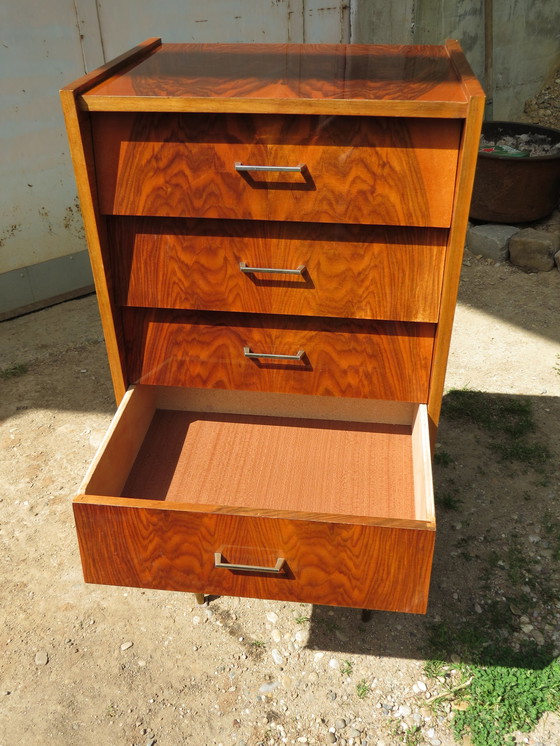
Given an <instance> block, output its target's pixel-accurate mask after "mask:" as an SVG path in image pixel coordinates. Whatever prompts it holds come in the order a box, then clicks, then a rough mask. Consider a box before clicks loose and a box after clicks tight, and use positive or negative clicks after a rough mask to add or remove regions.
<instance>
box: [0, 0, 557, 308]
mask: <svg viewBox="0 0 560 746" xmlns="http://www.w3.org/2000/svg"><path fill="white" fill-rule="evenodd" d="M488 8H493V10H492V13H493V18H494V43H493V45H492V51H493V54H494V91H493V93H494V117H495V118H498V116H499V118H504V119H514V118H517V117H519V115H520V114H521V112H522V106H523V101H524V100H525V98H527V97H528V96H529V95H532V94H533V93H534V92H536V91H537V90H538V89H539V87H540V85H541V83H542V82H543V80H544V79H545V78H546V77H547V76H548V75H550V74H551V73H552V72H553V71H554V69H555V66H556V65H557V64H558V63H559V62H560V37H559V36H558V24H559V23H560V5H559V4H558V0H514V2H511V1H510V0H394V1H393V2H386V0H329V1H328V2H326V1H325V0H205V1H204V2H201V1H200V0H43V2H42V3H37V2H35V0H18V2H15V0H14V2H7V1H5V2H3V3H0V99H1V100H0V111H1V116H0V195H1V199H0V320H1V319H2V318H5V317H6V316H8V315H10V314H13V313H14V309H15V310H16V311H17V312H19V311H20V310H21V309H22V307H23V308H25V309H29V308H33V307H36V306H37V305H41V304H44V303H45V300H47V299H52V298H57V297H68V296H69V295H71V294H73V293H74V294H77V293H79V292H80V289H81V288H83V287H84V286H86V285H89V283H91V275H90V271H89V262H88V259H87V255H86V252H85V240H84V235H83V228H82V223H81V218H80V212H79V207H78V204H77V200H76V190H75V184H74V177H73V175H72V170H71V166H70V158H69V155H68V147H67V143H66V134H65V131H64V125H63V121H62V115H61V111H60V105H59V101H58V89H59V88H60V87H61V86H62V85H65V84H67V83H68V82H70V81H72V80H73V79H75V78H77V77H79V76H80V75H82V74H83V73H84V72H85V71H88V70H91V69H93V68H95V67H97V66H98V65H100V64H102V63H103V62H105V61H107V60H109V59H111V58H112V57H115V56H116V55H118V54H120V53H121V52H123V51H125V50H126V49H129V48H130V47H132V46H134V45H135V44H136V43H137V42H138V41H140V40H142V39H145V38H147V37H150V36H161V37H162V38H163V40H164V41H169V42H174V41H207V42H211V41H229V42H253V41H264V42H289V41H291V42H335V43H336V42H348V41H351V42H363V43H376V44H381V43H392V44H410V43H420V44H439V43H441V42H442V41H443V40H444V39H446V38H450V37H451V38H458V39H459V40H460V41H461V43H462V44H463V48H464V49H465V52H466V54H467V57H468V59H469V61H470V62H471V64H472V65H473V67H474V69H475V72H476V73H477V74H478V75H479V77H481V78H482V76H483V73H484V66H485V52H487V51H488V50H485V44H484V41H485V40H484V16H485V12H484V11H485V10H486V11H487V10H488Z"/></svg>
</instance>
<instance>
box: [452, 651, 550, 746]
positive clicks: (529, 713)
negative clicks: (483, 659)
mask: <svg viewBox="0 0 560 746" xmlns="http://www.w3.org/2000/svg"><path fill="white" fill-rule="evenodd" d="M466 673H467V674H469V673H471V674H472V682H471V683H470V685H469V687H468V689H467V690H466V693H465V694H462V699H463V701H464V702H465V703H466V704H467V705H468V706H467V708H466V709H464V710H458V711H457V712H456V713H455V717H454V719H453V730H454V733H455V736H456V737H457V738H462V737H463V736H464V735H465V734H467V733H468V734H470V737H471V740H472V743H473V744H474V746H503V744H505V743H508V740H509V738H508V736H510V734H511V733H513V732H514V731H516V730H519V731H521V732H523V733H527V732H529V731H530V730H532V728H534V727H535V725H536V724H537V722H538V720H539V718H540V717H541V716H542V715H543V714H544V713H545V712H551V711H554V710H558V709H560V662H559V661H558V660H555V661H552V663H550V664H549V665H548V666H546V667H545V668H542V669H528V668H517V667H507V666H487V667H484V668H480V667H476V668H470V669H468V670H467V671H466ZM510 742H511V743H514V742H515V741H514V740H513V739H512V740H511V741H510Z"/></svg>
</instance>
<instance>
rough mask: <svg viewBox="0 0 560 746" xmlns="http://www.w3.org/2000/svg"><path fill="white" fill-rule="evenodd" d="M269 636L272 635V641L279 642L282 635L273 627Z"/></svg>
mask: <svg viewBox="0 0 560 746" xmlns="http://www.w3.org/2000/svg"><path fill="white" fill-rule="evenodd" d="M270 636H271V637H272V640H273V642H280V640H281V639H282V635H281V634H280V631H279V630H277V629H273V630H272V633H271V635H270Z"/></svg>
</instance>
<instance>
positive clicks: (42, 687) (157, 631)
mask: <svg viewBox="0 0 560 746" xmlns="http://www.w3.org/2000/svg"><path fill="white" fill-rule="evenodd" d="M0 349H1V351H2V358H1V360H2V363H1V365H0V368H1V369H3V370H4V371H6V370H7V369H11V368H12V367H13V366H20V367H17V368H15V369H13V370H12V373H14V375H11V376H9V375H8V376H6V374H5V376H4V378H3V379H0V409H1V415H2V421H1V423H0V502H1V504H0V511H1V513H0V514H1V526H0V547H1V550H0V551H1V557H2V560H1V562H0V588H1V595H2V605H1V611H0V630H1V632H0V645H1V648H2V653H1V655H0V746H12V745H13V744H22V745H23V746H44V745H45V744H50V743H53V744H61V745H63V746H73V745H74V744H80V745H81V746H89V745H91V746H93V745H94V744H95V746H98V745H99V744H110V745H112V744H115V745H119V746H120V745H121V744H122V745H123V746H132V745H133V744H137V745H138V746H153V745H154V744H158V746H179V745H182V744H188V745H189V746H190V745H191V744H192V745H193V746H194V745H196V746H217V744H223V746H233V745H234V744H235V745H236V746H243V745H245V746H256V745H257V744H263V745H273V746H274V745H276V744H283V743H287V744H297V743H308V744H328V743H335V742H336V743H338V744H340V745H341V746H344V744H347V745H348V746H350V745H351V744H355V745H357V744H360V745H361V746H365V745H366V744H367V746H383V745H384V746H393V744H399V743H408V744H411V745H412V744H422V743H424V744H432V745H433V746H438V745H441V746H451V744H453V743H454V742H455V741H454V738H453V735H452V732H451V729H450V719H451V718H452V716H453V710H452V709H451V708H450V706H449V704H447V705H445V706H444V707H443V708H441V709H440V710H439V711H438V712H435V711H434V710H433V708H430V707H429V706H428V705H429V700H430V698H432V697H434V696H436V695H437V694H438V693H440V692H441V691H442V689H443V687H444V684H445V677H440V679H431V678H429V677H428V676H427V675H426V674H425V672H424V669H423V666H424V663H425V661H426V659H428V658H429V657H430V656H431V654H432V653H431V651H430V645H429V640H430V629H432V628H433V625H434V624H438V623H439V624H441V623H443V622H445V623H449V624H452V623H454V621H456V620H459V621H466V622H467V623H469V624H471V623H472V624H473V625H474V626H476V625H477V623H478V622H477V620H478V619H480V620H482V618H483V617H484V613H485V610H486V609H487V608H490V605H491V604H492V603H493V602H494V601H495V600H496V599H497V600H501V599H508V598H510V597H511V593H509V591H510V590H511V589H509V588H508V587H507V585H508V583H509V582H511V577H510V580H508V576H507V575H505V574H502V575H500V572H501V570H500V568H503V567H504V565H503V563H502V564H500V561H498V562H497V564H496V563H494V565H492V567H493V570H492V572H494V569H495V570H496V572H495V573H494V574H493V575H492V578H491V580H490V581H488V577H489V575H488V572H489V570H488V568H489V567H490V566H491V565H490V560H491V557H494V559H495V558H496V556H499V555H500V553H504V556H506V554H507V552H508V551H510V548H511V547H510V544H509V543H508V542H509V541H510V539H511V537H512V536H515V537H517V539H516V541H518V542H519V547H520V551H523V552H525V553H526V555H527V556H528V557H530V559H531V562H532V564H533V565H536V567H537V571H538V573H539V574H541V575H542V576H543V577H544V576H545V575H546V577H547V578H549V579H550V582H551V583H552V584H553V585H554V584H556V585H555V586H554V587H555V588H556V590H558V588H560V577H559V568H558V562H556V560H555V559H554V556H553V555H554V552H553V551H552V550H551V547H550V542H549V541H547V536H546V535H545V532H544V529H543V526H544V519H545V518H546V521H547V525H556V524H555V523H554V521H556V520H558V521H560V501H559V500H558V498H559V497H560V494H559V483H560V481H559V479H558V477H559V474H560V439H559V437H558V434H559V428H558V422H559V421H560V272H558V271H557V270H553V271H552V272H548V273H542V274H525V273H523V272H520V271H519V270H516V269H515V268H513V267H511V266H509V265H491V264H488V263H487V262H486V261H485V260H483V259H477V258H476V257H473V256H467V257H466V259H465V266H464V273H463V279H462V284H461V291H460V302H459V306H458V310H457V315H456V324H455V330H454V336H453V344H452V351H451V356H450V363H449V369H448V376H447V381H446V388H447V389H449V388H462V387H468V388H469V389H473V390H477V391H481V392H487V393H489V394H490V393H498V394H508V395H511V396H514V397H526V398H527V399H528V400H529V401H530V402H532V405H533V410H534V416H535V419H536V424H537V432H536V434H535V436H534V437H535V438H537V440H538V442H539V443H541V444H543V450H546V449H548V451H547V452H548V453H549V458H548V459H547V463H546V470H547V478H543V477H542V474H543V472H542V470H541V472H538V471H536V470H535V469H533V468H525V469H524V468H520V467H519V466H518V465H515V464H511V463H503V462H501V461H500V460H499V459H497V457H496V455H495V453H494V452H493V451H491V450H490V449H489V446H488V441H487V439H486V438H485V436H484V435H482V434H481V433H480V431H479V430H478V429H477V428H476V427H473V425H472V423H468V422H461V421H457V420H455V419H452V418H449V417H446V416H445V415H444V418H443V421H442V426H441V429H440V436H439V443H438V452H439V453H440V455H444V458H440V459H439V463H436V465H435V485H436V493H437V494H438V495H439V496H442V495H443V496H444V497H445V496H447V498H448V499H447V502H446V503H445V501H444V506H443V507H442V506H441V505H440V506H439V507H438V534H437V536H438V540H437V547H436V557H435V562H434V568H433V576H432V586H431V596H430V606H429V610H428V614H427V615H426V617H424V616H411V615H405V614H390V613H381V612H375V613H374V614H373V618H372V619H371V621H370V622H368V623H367V624H364V623H362V622H361V619H360V613H359V611H356V610H348V609H341V608H332V609H331V608H327V607H312V606H309V605H305V604H290V603H281V602H273V601H256V600H246V599H238V598H214V599H212V600H211V601H210V603H209V604H208V605H206V606H198V605H196V602H195V599H194V598H193V597H192V596H191V595H190V594H179V593H169V592H157V591H143V590H136V589H126V588H115V587H104V586H92V585H85V584H84V583H83V581H82V576H81V568H80V560H79V556H78V550H77V544H76V539H75V535H74V528H73V519H72V511H71V506H70V503H71V498H72V496H73V495H74V494H75V493H76V491H77V490H78V487H79V484H80V481H81V479H82V476H83V474H84V472H85V470H86V467H87V465H88V463H89V461H90V460H91V458H92V457H93V455H94V453H95V450H96V448H97V446H98V445H99V443H100V441H101V438H102V435H103V433H104V431H105V429H106V428H107V426H108V424H109V422H110V419H111V416H112V414H113V411H114V401H113V395H112V389H111V384H110V380H109V374H108V368H107V364H106V357H105V349H104V345H103V340H102V334H101V329H100V324H99V318H98V313H97V307H96V301H95V298H94V297H93V296H90V297H86V298H82V299H79V300H75V301H71V302H68V303H65V304H62V305H59V306H56V307H53V308H50V309H47V310H43V311H40V312H38V313H34V314H30V315H28V316H24V317H21V318H18V319H14V320H11V321H7V322H4V323H2V324H0ZM449 494H452V496H454V498H455V507H453V500H451V501H450V500H449ZM558 525H560V523H559V524H558ZM549 538H550V537H549ZM490 550H491V551H492V553H493V554H491V553H490ZM496 573H497V574H496ZM483 579H484V582H482V581H483ZM520 583H521V584H523V579H521V580H520ZM528 592H529V593H534V588H532V589H529V590H528ZM554 598H558V595H557V594H556V596H554V595H553V597H552V598H551V597H550V596H549V597H548V598H547V599H544V598H542V599H541V598H540V597H538V593H536V594H535V595H534V596H533V598H532V605H531V611H530V613H529V612H527V613H528V614H529V616H528V617H527V616H526V617H524V616H520V617H519V619H517V618H515V617H514V624H513V627H510V632H509V633H508V634H510V636H511V640H510V642H511V644H512V645H514V646H515V645H519V644H520V641H522V640H523V638H530V639H533V640H535V641H536V642H537V643H538V644H539V645H544V644H546V643H550V644H551V645H552V646H553V648H554V652H553V654H554V655H558V654H559V653H560V618H559V615H560V609H559V606H560V603H559V602H555V601H554ZM510 607H511V608H512V613H516V614H519V611H518V610H517V609H515V608H514V607H513V606H512V605H511V604H510ZM508 613H509V612H508ZM495 623H496V624H500V621H499V620H498V621H497V622H495ZM480 624H481V625H482V621H481V622H480ZM516 625H517V626H516ZM512 630H513V631H512ZM461 654H462V655H465V653H464V652H463V653H461ZM467 655H468V652H467ZM457 660H458V656H457V655H456V654H455V655H454V654H451V655H450V657H449V661H448V662H449V663H450V664H451V665H453V662H455V663H457ZM360 685H362V686H361V689H360ZM558 722H559V721H558V718H556V716H545V717H544V718H543V720H542V721H541V723H540V724H539V726H538V727H537V729H536V731H534V732H533V733H532V734H531V735H527V734H525V735H523V736H521V735H519V736H518V741H519V742H520V743H521V742H525V743H530V744H541V746H542V745H545V746H553V745H554V744H558V743H560V727H559V724H558ZM413 736H414V739H415V740H413ZM407 739H408V740H407Z"/></svg>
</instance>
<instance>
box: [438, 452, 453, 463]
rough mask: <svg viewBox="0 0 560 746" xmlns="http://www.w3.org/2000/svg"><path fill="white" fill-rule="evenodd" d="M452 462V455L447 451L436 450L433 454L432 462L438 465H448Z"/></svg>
mask: <svg viewBox="0 0 560 746" xmlns="http://www.w3.org/2000/svg"><path fill="white" fill-rule="evenodd" d="M452 463H453V457H452V456H451V454H450V453H447V451H436V453H435V454H434V464H437V465H438V466H446V467H447V466H449V465H450V464H452Z"/></svg>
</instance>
